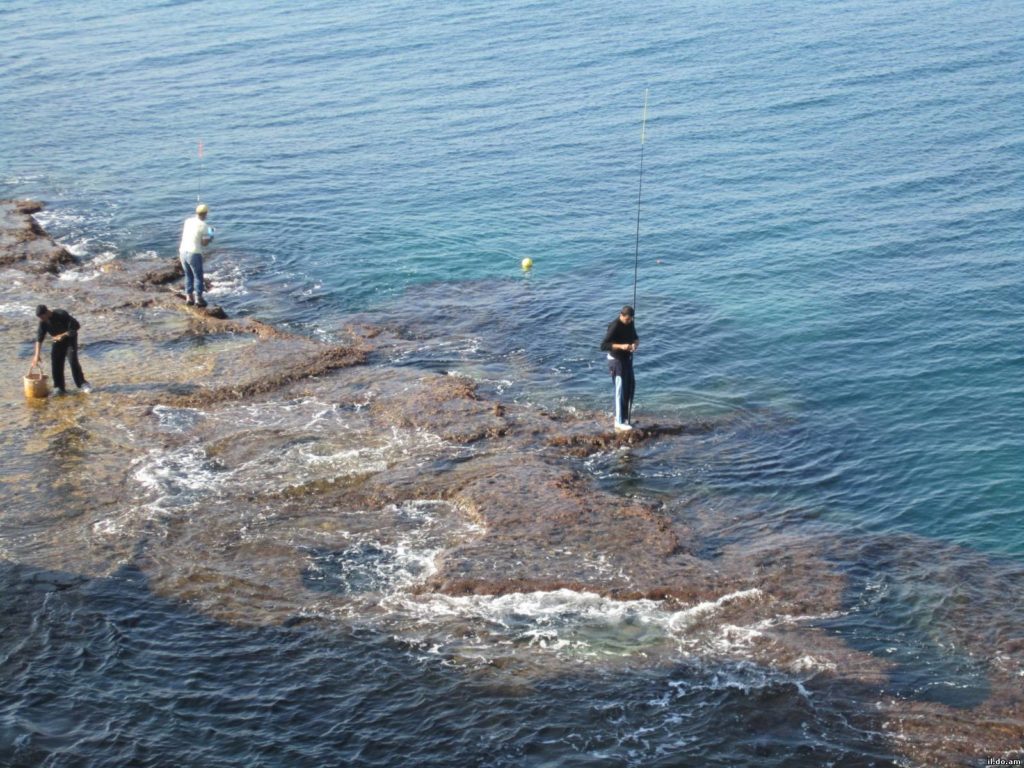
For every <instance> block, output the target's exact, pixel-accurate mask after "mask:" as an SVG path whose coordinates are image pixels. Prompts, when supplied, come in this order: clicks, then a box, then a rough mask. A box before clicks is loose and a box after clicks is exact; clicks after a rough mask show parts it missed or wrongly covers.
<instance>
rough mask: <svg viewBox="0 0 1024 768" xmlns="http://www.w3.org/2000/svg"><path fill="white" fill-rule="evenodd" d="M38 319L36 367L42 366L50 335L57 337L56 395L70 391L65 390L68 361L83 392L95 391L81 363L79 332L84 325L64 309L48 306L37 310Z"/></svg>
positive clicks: (53, 367)
mask: <svg viewBox="0 0 1024 768" xmlns="http://www.w3.org/2000/svg"><path fill="white" fill-rule="evenodd" d="M36 317H38V318H39V330H38V331H37V333H36V354H35V356H34V357H33V358H32V365H33V366H37V365H39V359H40V356H41V354H42V351H43V340H44V339H45V338H46V334H50V336H52V337H53V348H52V349H51V350H50V371H51V373H52V374H53V387H54V392H55V393H56V394H58V395H63V394H65V393H66V392H67V390H66V389H65V388H64V360H65V359H66V360H67V361H68V362H69V363H71V377H72V378H73V379H74V380H75V386H76V387H78V388H79V389H80V390H82V391H83V392H90V391H92V387H91V386H90V385H89V382H88V381H86V380H85V374H84V373H82V365H81V363H79V362H78V329H79V328H81V327H82V326H81V325H79V323H78V321H77V320H75V318H73V317H72V316H71V315H69V314H68V313H67V312H65V311H64V310H63V309H48V308H47V307H46V305H45V304H40V305H39V306H38V307H36Z"/></svg>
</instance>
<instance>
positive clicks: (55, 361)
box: [50, 333, 85, 389]
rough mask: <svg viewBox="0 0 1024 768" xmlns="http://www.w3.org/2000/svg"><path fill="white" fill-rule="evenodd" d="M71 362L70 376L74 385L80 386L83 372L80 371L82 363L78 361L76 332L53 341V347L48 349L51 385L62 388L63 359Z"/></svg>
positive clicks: (82, 381) (83, 380) (83, 377)
mask: <svg viewBox="0 0 1024 768" xmlns="http://www.w3.org/2000/svg"><path fill="white" fill-rule="evenodd" d="M65 358H67V361H68V362H69V363H71V378H73V379H74V380H75V386H76V387H80V386H82V385H83V384H84V383H85V374H84V373H82V364H81V363H79V362H78V334H76V333H73V334H71V335H70V336H68V337H66V338H63V339H61V340H60V341H55V342H53V349H51V350H50V371H51V373H53V386H55V387H56V388H57V389H64V359H65Z"/></svg>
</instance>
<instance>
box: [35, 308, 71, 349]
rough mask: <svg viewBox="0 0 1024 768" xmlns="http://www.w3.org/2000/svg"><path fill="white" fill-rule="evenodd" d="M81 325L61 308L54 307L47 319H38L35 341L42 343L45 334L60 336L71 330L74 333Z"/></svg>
mask: <svg viewBox="0 0 1024 768" xmlns="http://www.w3.org/2000/svg"><path fill="white" fill-rule="evenodd" d="M81 327H82V326H81V325H79V324H78V321H77V320H75V318H73V317H72V316H71V315H69V314H68V313H67V312H65V311H64V310H63V309H54V310H52V311H51V312H50V319H49V320H45V321H44V320H40V321H39V331H38V332H37V333H36V341H38V342H40V343H42V341H43V339H45V338H46V334H50V335H51V336H60V334H62V333H65V332H67V331H71V333H72V334H74V333H75V332H76V331H77V330H78V329H79V328H81Z"/></svg>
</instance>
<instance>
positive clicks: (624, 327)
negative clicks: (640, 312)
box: [601, 317, 640, 360]
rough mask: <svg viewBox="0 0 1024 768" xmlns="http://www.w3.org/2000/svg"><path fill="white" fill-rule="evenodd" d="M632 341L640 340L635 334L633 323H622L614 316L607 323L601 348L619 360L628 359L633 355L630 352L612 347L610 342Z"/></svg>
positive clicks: (628, 342) (623, 342) (624, 342)
mask: <svg viewBox="0 0 1024 768" xmlns="http://www.w3.org/2000/svg"><path fill="white" fill-rule="evenodd" d="M634 341H640V337H639V336H637V335H636V327H635V324H634V323H628V324H627V323H623V322H622V321H621V320H619V318H617V317H616V318H615V319H614V320H612V321H611V322H610V323H608V330H607V332H605V334H604V341H602V342H601V349H603V350H604V351H605V352H607V353H608V354H609V355H611V356H613V357H617V358H619V359H620V360H629V359H630V358H631V357H632V356H633V353H632V352H627V351H626V350H624V349H612V344H632V343H633V342H634Z"/></svg>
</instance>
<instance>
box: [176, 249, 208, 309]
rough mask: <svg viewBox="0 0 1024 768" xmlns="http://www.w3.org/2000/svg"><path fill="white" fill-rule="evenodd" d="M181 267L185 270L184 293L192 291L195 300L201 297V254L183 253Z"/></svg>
mask: <svg viewBox="0 0 1024 768" xmlns="http://www.w3.org/2000/svg"><path fill="white" fill-rule="evenodd" d="M181 268H182V269H184V270H185V293H186V295H187V294H190V293H194V294H195V295H196V301H198V300H199V299H201V298H202V297H203V288H204V286H203V254H201V253H184V254H182V255H181Z"/></svg>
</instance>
